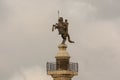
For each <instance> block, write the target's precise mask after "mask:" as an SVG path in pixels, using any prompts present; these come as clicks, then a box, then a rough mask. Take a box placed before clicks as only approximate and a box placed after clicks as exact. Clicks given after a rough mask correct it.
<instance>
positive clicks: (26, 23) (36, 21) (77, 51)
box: [0, 0, 120, 80]
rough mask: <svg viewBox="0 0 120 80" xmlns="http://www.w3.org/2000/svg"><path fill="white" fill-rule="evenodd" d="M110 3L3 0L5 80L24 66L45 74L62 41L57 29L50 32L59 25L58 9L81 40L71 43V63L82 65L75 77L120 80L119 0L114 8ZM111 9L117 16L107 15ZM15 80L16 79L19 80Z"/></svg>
mask: <svg viewBox="0 0 120 80" xmlns="http://www.w3.org/2000/svg"><path fill="white" fill-rule="evenodd" d="M105 1H106V2H103V0H96V1H95V0H91V1H88V0H86V1H85V0H84V1H83V0H81V1H80V0H71V1H70V0H64V1H63V0H54V1H48V0H46V1H44V0H31V1H29V0H20V1H15V0H3V1H2V3H1V4H2V7H4V8H2V9H1V11H2V13H1V14H0V16H1V17H2V19H4V21H3V23H2V24H1V27H0V80H9V79H8V78H9V77H11V75H13V74H14V73H13V72H14V71H15V72H19V69H21V67H28V68H30V67H32V66H35V65H40V67H42V69H44V71H45V64H46V62H47V61H55V59H54V56H55V55H56V53H57V50H58V48H57V45H58V44H59V43H60V42H61V38H60V36H58V35H57V34H58V33H57V31H55V32H51V27H52V24H53V23H55V22H57V10H60V16H63V17H65V18H67V19H68V21H69V24H70V26H69V33H70V35H71V38H72V40H74V41H75V42H76V43H75V44H69V43H67V44H68V46H69V47H68V52H69V53H70V55H71V56H72V58H71V61H77V62H79V64H80V68H79V69H80V72H79V76H78V77H75V78H74V79H82V80H88V79H89V80H99V79H102V80H107V79H109V80H113V79H115V80H119V79H120V78H119V75H117V74H119V73H120V71H119V66H120V64H119V58H120V55H119V52H120V50H119V47H120V44H119V43H120V37H119V36H120V33H119V30H120V28H119V25H120V24H119V22H120V19H119V18H116V17H119V15H118V12H116V11H114V10H115V9H118V8H119V5H118V2H117V1H115V0H114V1H113V2H112V4H110V1H107V0H105ZM103 3H104V6H103ZM0 6H1V5H0ZM105 7H106V8H105ZM112 8H113V9H112ZM106 9H107V10H106ZM110 11H113V12H114V13H113V14H109V15H107V14H108V13H110ZM118 11H119V10H118ZM116 14H117V15H116ZM3 15H4V16H3ZM112 15H113V16H112ZM6 16H7V17H6ZM98 17H100V18H98ZM113 18H114V19H113ZM31 70H33V69H30V71H31ZM25 71H26V68H25ZM23 72H24V71H23ZM114 74H116V75H114ZM17 76H18V78H19V76H20V77H21V75H19V74H18V75H17ZM15 77H16V76H14V77H13V78H14V79H13V78H11V79H13V80H15V79H16V78H15Z"/></svg>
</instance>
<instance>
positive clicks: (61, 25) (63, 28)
mask: <svg viewBox="0 0 120 80" xmlns="http://www.w3.org/2000/svg"><path fill="white" fill-rule="evenodd" d="M68 24H69V23H68V22H67V19H65V22H63V17H59V19H58V23H56V24H55V25H53V27H52V31H54V29H58V32H59V35H61V37H62V39H63V41H62V44H65V42H66V39H67V38H68V41H69V42H70V43H74V41H71V40H70V36H69V34H68Z"/></svg>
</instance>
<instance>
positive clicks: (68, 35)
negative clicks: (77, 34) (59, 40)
mask: <svg viewBox="0 0 120 80" xmlns="http://www.w3.org/2000/svg"><path fill="white" fill-rule="evenodd" d="M68 41H69V42H70V43H75V42H74V41H71V40H70V35H69V34H68Z"/></svg>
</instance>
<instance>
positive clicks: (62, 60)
mask: <svg viewBox="0 0 120 80" xmlns="http://www.w3.org/2000/svg"><path fill="white" fill-rule="evenodd" d="M58 48H59V51H58V52H57V55H56V56H55V58H56V62H55V63H50V62H48V63H47V74H48V75H51V76H52V77H53V79H54V80H71V78H72V77H73V76H75V75H77V74H78V63H73V62H70V56H69V53H68V52H67V50H66V49H67V45H65V44H60V45H59V46H58Z"/></svg>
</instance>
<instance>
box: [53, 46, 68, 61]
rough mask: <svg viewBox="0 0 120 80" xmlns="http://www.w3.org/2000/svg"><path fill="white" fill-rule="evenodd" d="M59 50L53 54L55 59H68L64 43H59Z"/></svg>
mask: <svg viewBox="0 0 120 80" xmlns="http://www.w3.org/2000/svg"><path fill="white" fill-rule="evenodd" d="M58 48H59V51H58V53H57V55H56V56H55V58H56V59H69V58H70V56H69V53H68V52H67V51H66V48H67V45H66V44H60V45H59V46H58Z"/></svg>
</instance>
